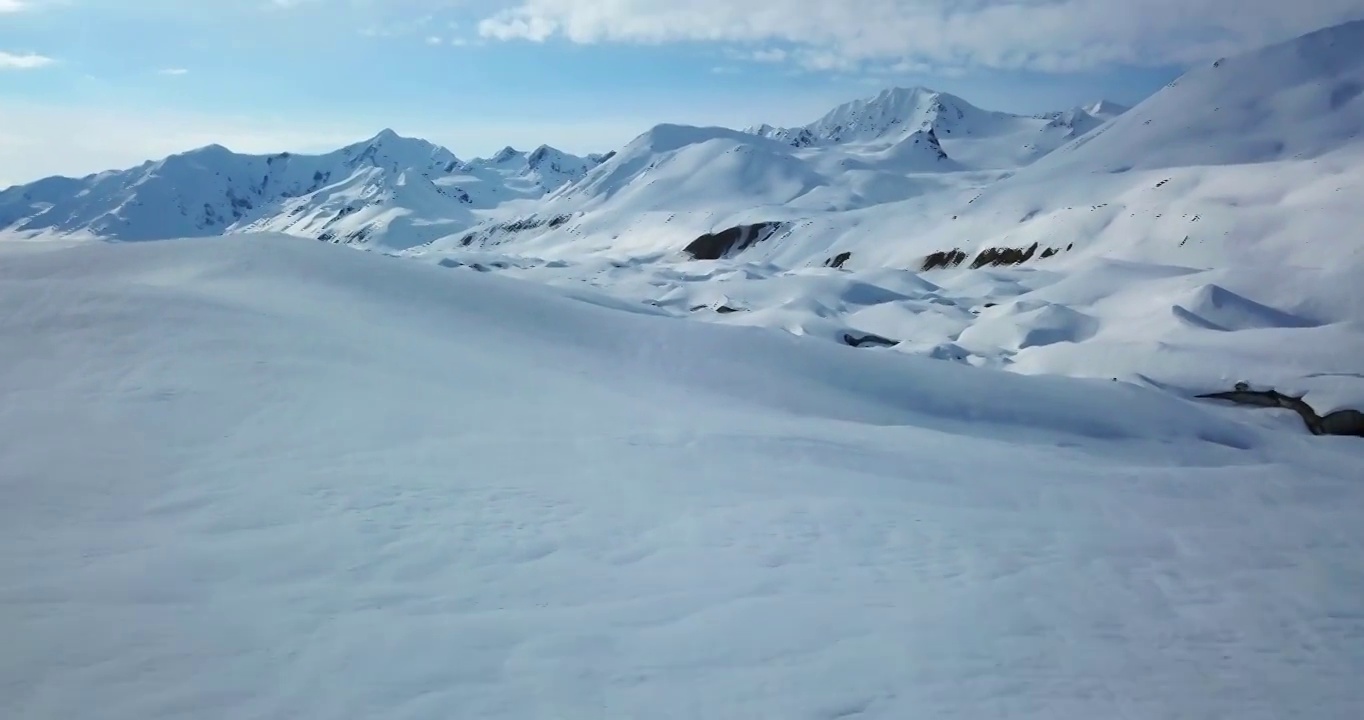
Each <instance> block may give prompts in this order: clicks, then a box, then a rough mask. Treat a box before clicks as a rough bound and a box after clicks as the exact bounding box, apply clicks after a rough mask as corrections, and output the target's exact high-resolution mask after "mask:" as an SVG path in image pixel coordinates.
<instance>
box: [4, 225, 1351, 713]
mask: <svg viewBox="0 0 1364 720" xmlns="http://www.w3.org/2000/svg"><path fill="white" fill-rule="evenodd" d="M0 254H2V255H3V263H0V302H3V306H4V307H5V308H6V309H7V312H6V313H4V314H3V315H0V332H3V334H4V337H6V338H8V339H9V340H10V341H9V342H6V343H4V344H3V345H0V368H3V369H2V370H0V437H4V438H6V441H5V442H4V443H0V494H2V496H0V513H3V516H2V517H0V520H2V521H3V527H4V528H5V542H4V543H3V544H2V545H0V577H3V578H5V580H4V582H3V583H0V603H2V604H3V607H4V608H5V613H6V617H7V618H9V620H10V622H8V623H7V628H8V634H7V648H8V649H9V652H7V653H4V654H3V655H0V686H3V687H4V688H5V691H4V692H3V693H0V714H3V715H4V716H5V717H12V718H49V717H51V718H57V717H72V716H81V715H88V714H90V713H91V712H95V713H97V714H98V715H99V716H100V717H103V718H111V719H116V718H138V719H139V720H146V719H149V718H161V717H172V716H175V717H186V716H192V717H198V718H203V717H248V716H250V717H255V716H268V717H374V716H376V715H382V716H384V717H395V718H424V717H433V718H434V717H449V716H450V714H451V713H454V714H457V715H461V716H476V717H482V718H524V717H543V716H547V715H554V716H559V717H603V716H609V717H641V716H648V717H656V718H669V717H715V718H730V717H732V718H751V717H810V718H839V717H854V716H855V717H866V718H902V717H906V716H910V715H924V716H931V717H970V718H981V717H1038V718H1057V717H1063V718H1068V717H1075V718H1082V717H1086V718H1087V717H1117V716H1132V717H1143V718H1162V717H1171V718H1173V717H1180V718H1185V717H1229V716H1235V717H1240V718H1282V717H1313V718H1342V719H1343V718H1350V717H1353V716H1354V714H1355V713H1356V712H1357V709H1358V707H1359V705H1360V703H1361V702H1364V694H1361V693H1362V691H1361V689H1360V687H1359V685H1358V682H1357V680H1356V679H1357V678H1358V676H1359V675H1360V673H1361V672H1364V646H1361V641H1360V638H1361V633H1364V624H1361V617H1362V616H1364V613H1361V605H1360V590H1361V588H1364V568H1361V566H1360V563H1359V558H1360V552H1361V550H1364V529H1361V526H1360V524H1359V522H1358V517H1359V513H1360V511H1361V510H1364V486H1361V485H1360V483H1359V481H1358V480H1359V469H1360V468H1361V467H1364V447H1362V446H1361V445H1360V444H1359V443H1358V441H1356V440H1354V439H1350V438H1315V437H1311V436H1308V435H1307V434H1306V433H1303V432H1289V431H1287V430H1286V425H1284V424H1281V423H1277V422H1275V421H1274V419H1275V418H1276V417H1277V416H1275V414H1274V413H1272V412H1269V411H1265V412H1266V413H1267V415H1264V416H1262V415H1260V414H1258V413H1255V412H1246V411H1243V410H1238V409H1232V408H1223V407H1219V406H1214V405H1209V404H1198V403H1195V402H1191V401H1188V400H1185V399H1181V398H1179V397H1177V396H1175V395H1173V394H1171V393H1168V392H1164V391H1160V390H1156V389H1151V388H1146V387H1141V386H1138V385H1135V384H1130V383H1125V382H1117V383H1115V382H1112V381H1110V380H1106V379H1105V380H1084V379H1072V378H1065V377H1056V376H1025V375H1020V374H1016V373H1009V372H1000V371H997V370H991V369H978V368H972V367H969V366H966V365H963V364H958V363H952V362H943V361H939V360H932V359H927V358H921V357H914V356H912V355H907V354H903V353H896V352H890V351H882V350H866V349H853V348H848V347H840V346H839V345H837V344H834V343H829V342H818V341H814V340H810V339H804V338H798V337H794V336H792V335H791V334H789V333H785V332H782V331H779V330H772V329H767V328H761V327H727V326H724V325H720V324H716V323H703V322H687V321H681V320H677V319H674V318H672V317H668V316H667V315H666V314H665V313H664V312H662V311H661V309H658V308H652V307H651V306H647V305H642V304H641V305H640V306H639V307H638V309H637V310H635V311H627V310H626V308H624V307H620V306H619V305H620V304H619V303H618V301H615V300H612V299H611V298H610V297H608V296H602V295H600V294H599V293H598V292H597V291H594V290H590V289H586V288H582V287H579V288H575V289H573V290H571V291H570V290H565V289H560V288H556V287H554V286H553V285H551V284H545V283H526V282H523V281H518V280H515V279H512V278H507V277H500V276H498V275H496V274H492V273H479V272H475V271H473V270H471V269H469V268H461V267H457V268H444V267H440V266H438V265H432V264H426V263H421V262H414V261H412V260H405V259H396V258H388V257H384V256H381V255H378V254H372V253H360V252H354V251H351V250H349V249H346V248H339V247H334V246H331V245H328V244H325V243H317V242H313V241H309V240H302V239H298V238H291V237H287V236H282V235H247V236H236V235H232V236H227V237H223V238H216V239H204V238H198V239H186V240H176V241H163V242H149V243H134V244H106V243H97V242H86V243H67V242H51V243H5V244H0ZM825 282H827V283H829V284H831V285H836V284H837V282H835V280H834V279H829V278H826V279H825ZM887 282H889V281H888V280H886V279H884V278H883V279H882V284H885V283H887ZM1053 287H1056V286H1055V285H1053ZM897 288H898V294H897V295H892V294H889V293H885V292H871V291H870V290H869V289H868V288H867V287H866V286H862V285H858V286H848V287H845V288H844V289H843V291H842V292H841V295H840V297H842V298H843V300H844V301H845V302H848V303H861V302H868V301H872V300H882V301H889V302H894V301H895V300H894V298H895V297H897V296H905V297H914V296H916V295H917V296H923V295H924V294H925V293H929V292H934V290H933V288H934V286H933V285H932V284H931V283H928V282H927V281H924V280H916V279H914V278H913V277H911V276H908V275H906V276H904V277H903V278H902V282H900V283H899V284H898V285H897ZM799 289H800V288H799V287H797V284H796V283H794V282H788V290H793V291H796V290H799ZM882 304H885V303H884V302H883V303H882ZM1223 304H1224V305H1225V303H1223ZM1061 319H1062V320H1064V318H1061ZM1222 334H1226V333H1222ZM1267 418H1268V419H1267Z"/></svg>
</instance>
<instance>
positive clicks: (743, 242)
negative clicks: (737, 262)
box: [683, 222, 782, 260]
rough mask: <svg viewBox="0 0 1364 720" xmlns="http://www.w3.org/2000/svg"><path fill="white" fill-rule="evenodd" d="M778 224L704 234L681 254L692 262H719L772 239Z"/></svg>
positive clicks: (763, 224) (734, 228)
mask: <svg viewBox="0 0 1364 720" xmlns="http://www.w3.org/2000/svg"><path fill="white" fill-rule="evenodd" d="M781 226H782V224H781V223H779V222H763V223H756V224H753V225H738V226H735V227H732V228H729V229H726V230H721V231H720V232H717V233H706V234H705V235H702V236H701V237H699V238H696V239H695V240H693V241H691V244H689V245H687V247H685V248H683V252H685V253H687V254H688V255H690V256H691V257H692V259H693V260H719V259H721V258H727V257H731V256H733V255H735V254H737V253H740V252H743V251H744V250H746V249H748V248H750V247H752V246H754V245H756V244H758V243H760V242H762V241H764V240H766V239H768V238H770V237H772V235H773V234H774V233H776V232H777V230H779V229H780V228H781Z"/></svg>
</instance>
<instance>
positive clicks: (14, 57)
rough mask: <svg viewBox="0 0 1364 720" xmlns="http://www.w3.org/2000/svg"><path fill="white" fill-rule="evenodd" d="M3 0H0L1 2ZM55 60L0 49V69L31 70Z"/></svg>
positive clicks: (45, 65)
mask: <svg viewBox="0 0 1364 720" xmlns="http://www.w3.org/2000/svg"><path fill="white" fill-rule="evenodd" d="M2 1H3V0H0V2H2ZM54 62H56V60H53V59H52V58H50V57H47V56H46V55H37V54H34V53H19V54H16V53H9V52H5V51H4V50H0V70H33V69H36V68H40V67H47V66H48V65H51V64H52V63H54Z"/></svg>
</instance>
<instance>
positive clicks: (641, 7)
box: [479, 0, 1364, 72]
mask: <svg viewBox="0 0 1364 720" xmlns="http://www.w3.org/2000/svg"><path fill="white" fill-rule="evenodd" d="M1361 17H1364V0H1310V2H1297V3H1288V2H1283V0H843V1H842V2H830V1H829V0H746V2H735V1H734V0H687V2H685V3H682V2H677V0H520V3H519V4H517V5H514V6H512V7H508V8H505V9H502V10H500V11H498V12H496V13H494V14H493V15H491V16H490V17H487V18H485V19H484V20H483V21H482V22H481V23H480V24H479V32H480V34H482V35H483V36H484V37H488V38H493V39H499V40H514V39H522V40H531V41H537V42H540V41H545V40H548V39H551V38H555V37H561V38H566V39H568V40H570V41H572V42H575V43H583V44H589V43H605V42H616V43H638V44H661V43H670V42H690V41H713V42H725V43H737V44H752V45H754V46H760V45H773V44H781V43H788V44H790V45H792V46H794V50H795V52H793V53H792V57H793V59H794V60H796V61H798V62H802V63H804V64H806V65H815V66H818V65H823V66H826V67H840V66H847V65H850V64H856V63H861V62H868V61H870V62H887V61H890V62H901V61H912V62H917V63H927V64H931V65H934V66H940V67H941V66H946V67H984V68H991V69H1003V70H1019V69H1024V70H1039V71H1044V72H1068V71H1081V70H1089V69H1095V68H1100V67H1104V66H1109V65H1131V66H1163V65H1169V64H1185V63H1190V62H1198V61H1202V60H1205V59H1208V58H1213V57H1219V56H1222V55H1228V54H1232V53H1235V52H1239V51H1242V50H1248V49H1251V48H1254V47H1257V46H1260V45H1264V44H1267V43H1271V42H1275V41H1279V40H1286V39H1288V38H1290V37H1293V36H1295V35H1299V34H1302V33H1305V32H1309V31H1311V30H1315V29H1317V28H1320V27H1323V26H1325V25H1330V24H1334V23H1338V22H1343V21H1345V20H1353V19H1359V18H1361Z"/></svg>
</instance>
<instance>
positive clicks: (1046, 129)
mask: <svg viewBox="0 0 1364 720" xmlns="http://www.w3.org/2000/svg"><path fill="white" fill-rule="evenodd" d="M1121 113H1122V108H1121V106H1119V105H1117V104H1115V103H1109V102H1107V101H1100V102H1097V103H1093V104H1091V105H1089V106H1086V107H1077V108H1072V109H1070V110H1066V111H1064V112H1056V113H1048V114H1043V115H1035V116H1033V115H1015V114H1011V113H1005V112H996V111H990V110H982V109H980V108H978V107H976V106H975V105H972V104H971V103H969V102H967V101H965V100H963V99H962V98H959V97H957V96H955V95H951V94H949V93H944V92H938V91H935V90H931V89H929V88H924V87H912V88H901V87H897V88H889V89H886V90H882V91H881V92H880V93H878V94H876V95H875V96H872V97H866V98H861V99H858V100H854V101H852V102H848V103H844V104H842V105H839V106H838V107H836V108H834V109H833V110H830V111H829V112H828V113H826V114H825V115H824V116H823V117H821V118H819V119H818V120H815V121H814V122H811V123H809V124H807V125H802V126H799V127H794V128H776V127H772V126H770V125H760V126H757V127H752V128H748V129H747V130H746V132H749V133H752V134H755V135H760V136H763V137H767V138H771V139H774V140H778V141H781V142H784V143H788V144H790V145H792V146H794V147H798V148H805V147H822V146H829V145H861V146H872V147H876V148H885V147H887V146H893V145H896V144H898V143H900V142H902V141H903V140H904V138H905V137H906V136H908V135H912V134H913V133H916V132H926V131H931V132H932V133H933V134H934V135H935V136H936V137H937V138H938V140H939V142H940V143H941V144H942V147H943V149H944V151H945V152H946V153H947V155H948V156H950V157H952V158H953V159H954V160H956V161H958V162H960V163H962V164H964V165H965V166H967V167H972V168H978V169H989V168H1004V167H1016V166H1019V165H1023V164H1026V163H1028V162H1031V161H1032V160H1035V159H1037V158H1039V157H1041V156H1043V155H1045V154H1047V153H1048V152H1051V151H1052V150H1054V149H1056V148H1057V147H1059V146H1060V145H1062V144H1064V143H1065V142H1067V141H1068V140H1070V139H1072V138H1075V137H1078V136H1080V135H1083V134H1084V133H1086V132H1089V131H1090V130H1092V129H1094V128H1095V127H1098V126H1099V125H1101V124H1102V123H1104V122H1105V121H1107V120H1110V119H1112V118H1114V117H1116V116H1117V115H1120V114H1121Z"/></svg>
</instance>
